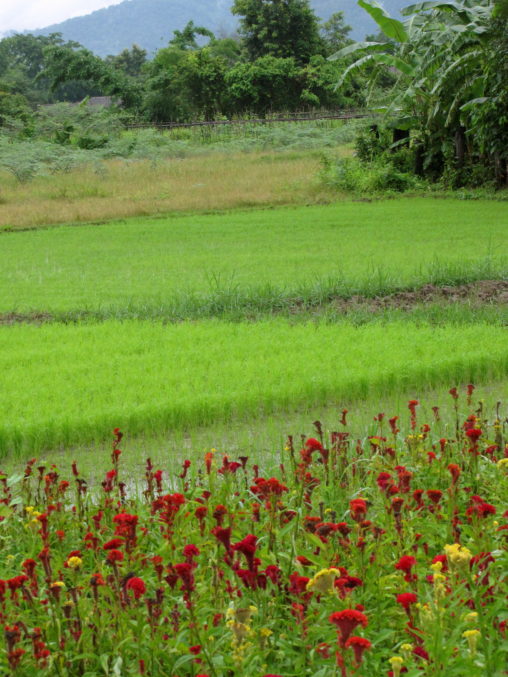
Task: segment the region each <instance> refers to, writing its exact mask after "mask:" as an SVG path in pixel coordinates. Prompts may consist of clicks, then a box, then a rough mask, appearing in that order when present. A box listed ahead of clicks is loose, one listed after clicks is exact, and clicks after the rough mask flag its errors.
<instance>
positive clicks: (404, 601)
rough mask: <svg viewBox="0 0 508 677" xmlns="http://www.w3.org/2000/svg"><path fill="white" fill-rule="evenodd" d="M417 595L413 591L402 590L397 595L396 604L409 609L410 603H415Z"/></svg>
mask: <svg viewBox="0 0 508 677" xmlns="http://www.w3.org/2000/svg"><path fill="white" fill-rule="evenodd" d="M417 601H418V597H417V596H416V595H415V594H414V593H413V592H403V593H401V594H400V595H397V604H400V605H401V606H402V607H404V609H405V610H406V611H409V608H410V606H411V604H416V602H417Z"/></svg>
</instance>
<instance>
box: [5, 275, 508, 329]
mask: <svg viewBox="0 0 508 677" xmlns="http://www.w3.org/2000/svg"><path fill="white" fill-rule="evenodd" d="M436 303H437V304H442V305H447V304H452V303H467V304H469V305H470V306H472V307H479V306H483V305H507V306H508V281H503V280H482V281H480V282H472V283H470V284H462V285H458V286H455V287H454V286H444V287H439V286H436V285H433V284H427V285H425V286H423V287H420V288H419V289H415V290H413V291H401V292H396V293H394V294H388V295H386V296H375V297H372V298H369V297H366V296H360V295H358V296H352V297H350V298H348V299H343V298H335V299H333V300H331V301H329V303H327V304H326V305H327V307H331V308H333V309H335V310H337V311H338V312H340V313H344V314H347V313H350V312H352V311H355V310H367V311H371V312H373V313H376V312H377V313H379V312H382V311H384V310H391V309H398V310H404V311H411V310H412V309H413V308H416V307H418V306H419V307H421V306H425V305H430V304H436ZM305 310H307V308H306V307H305V306H304V305H299V304H298V305H297V306H295V307H294V308H293V312H295V313H297V312H304V311H305ZM77 319H93V313H91V314H88V315H87V314H86V313H80V315H79V318H78V317H77V314H76V316H74V314H73V313H69V314H63V315H59V316H54V315H51V313H44V312H33V313H0V325H13V324H20V323H23V322H26V323H32V324H44V323H46V322H73V321H76V320H77Z"/></svg>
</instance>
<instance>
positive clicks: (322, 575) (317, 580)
mask: <svg viewBox="0 0 508 677" xmlns="http://www.w3.org/2000/svg"><path fill="white" fill-rule="evenodd" d="M339 573H340V571H339V570H338V569H321V571H318V572H317V574H316V575H315V576H314V578H311V579H310V581H309V582H308V583H307V590H312V591H313V592H317V593H319V594H320V595H324V594H326V593H327V592H333V590H334V587H333V584H334V582H335V579H336V578H337V575H338V574H339Z"/></svg>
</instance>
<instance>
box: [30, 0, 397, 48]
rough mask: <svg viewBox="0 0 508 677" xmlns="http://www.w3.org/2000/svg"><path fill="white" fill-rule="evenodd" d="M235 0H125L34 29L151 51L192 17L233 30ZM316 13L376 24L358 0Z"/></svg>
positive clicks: (329, 4) (316, 1) (392, 5)
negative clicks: (359, 4) (232, 8)
mask: <svg viewBox="0 0 508 677" xmlns="http://www.w3.org/2000/svg"><path fill="white" fill-rule="evenodd" d="M408 4H409V0H385V1H384V5H385V7H386V8H387V10H388V11H389V12H391V13H392V14H396V13H397V12H398V10H399V9H400V8H401V7H404V6H405V5H408ZM231 5H232V0H125V1H124V2H122V3H120V4H119V5H113V6H112V7H108V8H106V9H100V10H98V11H96V12H93V13H92V14H88V15H87V16H83V17H77V18H75V19H68V20H67V21H64V22H62V23H59V24H54V25H52V26H47V27H46V28H43V29H41V30H39V31H33V32H34V33H36V34H44V35H47V34H49V33H56V32H59V33H62V34H63V36H64V38H65V39H66V40H76V41H77V42H79V43H81V44H82V45H85V47H88V49H91V50H92V51H94V52H95V53H96V54H99V55H100V56H106V55H107V54H118V53H119V52H121V51H122V49H124V48H125V47H130V46H131V45H133V44H134V43H136V44H138V45H140V46H141V47H144V49H146V50H147V51H148V52H150V53H153V52H155V51H156V50H157V49H159V48H160V47H164V46H165V45H166V44H167V43H168V41H169V39H170V38H171V36H172V34H173V31H174V30H175V29H182V28H183V27H184V26H185V24H186V23H187V22H188V21H190V20H193V21H194V22H195V23H196V24H199V25H202V26H206V27H207V28H210V29H211V30H213V31H214V32H216V33H218V34H219V35H221V34H225V33H231V32H232V31H234V30H235V27H236V25H237V19H236V17H234V16H233V15H232V14H231V12H230V7H231ZM311 5H312V6H313V8H314V10H315V12H316V14H317V15H318V16H319V17H321V18H322V19H327V18H328V17H329V16H330V15H331V14H333V12H337V11H339V10H343V11H344V12H345V15H346V19H347V21H348V23H349V24H350V25H351V26H353V28H354V31H353V33H352V37H354V38H356V39H362V38H363V37H364V36H365V34H366V33H371V32H374V31H375V30H376V26H375V24H374V22H372V21H371V20H370V17H369V16H368V15H367V14H366V12H364V11H363V10H362V9H360V8H359V7H358V6H357V4H356V0H311Z"/></svg>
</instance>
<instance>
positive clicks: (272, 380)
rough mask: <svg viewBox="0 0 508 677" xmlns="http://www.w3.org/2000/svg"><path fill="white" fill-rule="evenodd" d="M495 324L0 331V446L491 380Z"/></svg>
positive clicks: (496, 348) (498, 352)
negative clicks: (0, 375) (417, 387)
mask: <svg viewBox="0 0 508 677" xmlns="http://www.w3.org/2000/svg"><path fill="white" fill-rule="evenodd" d="M507 369H508V344H507V342H506V331H505V329H503V328H502V327H499V326H495V325H487V324H484V325H482V324H475V325H472V326H471V325H456V326H439V327H433V326H431V325H428V324H427V325H426V324H415V323H409V322H399V323H390V324H385V323H371V324H368V325H364V326H360V327H354V326H351V325H349V324H345V323H344V324H338V325H336V324H315V323H307V324H305V323H299V324H296V325H291V324H290V323H288V322H285V321H282V320H271V321H260V322H257V323H254V324H247V323H227V322H220V321H208V322H201V323H183V324H179V325H162V324H157V323H149V322H116V321H110V322H105V323H103V324H98V325H63V326H62V325H52V324H48V325H44V326H41V327H37V326H32V325H23V326H13V327H4V328H1V329H0V373H2V390H1V392H0V421H1V423H0V449H1V452H2V453H3V455H6V454H9V453H18V454H21V453H30V452H31V451H33V450H37V449H51V448H53V447H55V446H59V445H69V444H76V443H78V442H82V441H97V442H100V441H101V440H104V437H105V435H107V431H108V430H109V429H110V428H111V426H112V425H115V424H120V425H122V426H124V427H125V428H126V429H127V430H128V432H129V434H130V435H135V434H138V433H143V432H144V431H148V430H149V431H151V432H152V433H156V432H157V431H164V430H168V429H174V428H177V429H188V428H191V427H194V426H197V425H206V424H210V423H214V422H217V421H222V422H224V421H229V420H237V419H242V418H247V417H249V418H250V417H252V416H258V417H259V416H262V415H263V414H266V413H270V412H274V411H277V410H278V411H280V410H284V409H288V408H290V407H295V406H298V405H302V404H310V403H312V404H315V405H326V404H328V405H329V404H332V403H333V402H337V401H340V400H344V399H359V398H365V397H367V396H368V395H376V394H382V393H385V392H392V393H394V392H397V391H400V390H401V389H404V388H407V387H411V386H417V385H427V386H435V385H437V384H440V383H443V382H448V381H450V380H451V381H455V382H461V381H462V382H463V381H465V380H471V379H476V380H481V381H483V382H485V381H488V380H489V379H496V378H497V379H502V378H504V377H505V375H506V372H507Z"/></svg>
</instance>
